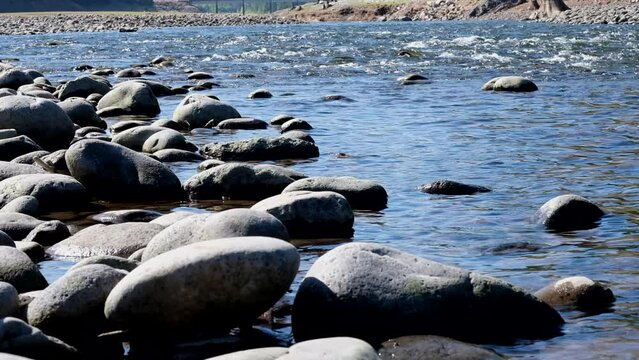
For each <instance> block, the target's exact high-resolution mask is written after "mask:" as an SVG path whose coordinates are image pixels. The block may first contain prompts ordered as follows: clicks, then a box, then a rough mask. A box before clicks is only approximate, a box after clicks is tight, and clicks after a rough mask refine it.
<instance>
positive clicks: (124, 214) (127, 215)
mask: <svg viewBox="0 0 639 360" xmlns="http://www.w3.org/2000/svg"><path fill="white" fill-rule="evenodd" d="M160 216H162V213H159V212H157V211H152V210H144V209H131V210H114V211H107V212H103V213H100V214H97V215H94V216H93V217H91V219H93V220H95V221H97V222H99V223H102V224H121V223H125V222H150V221H152V220H155V219H157V218H159V217H160Z"/></svg>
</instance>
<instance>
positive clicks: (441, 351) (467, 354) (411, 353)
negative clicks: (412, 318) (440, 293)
mask: <svg viewBox="0 0 639 360" xmlns="http://www.w3.org/2000/svg"><path fill="white" fill-rule="evenodd" d="M379 355H380V356H381V358H382V359H383V360H413V359H429V360H503V359H504V358H503V357H501V356H500V355H498V354H497V353H495V352H494V351H491V350H488V349H484V348H482V347H480V346H477V345H473V344H467V343H465V342H461V341H458V340H455V339H450V338H446V337H442V336H435V335H419V336H402V337H400V338H396V339H390V340H388V341H385V342H384V343H382V348H381V349H380V350H379Z"/></svg>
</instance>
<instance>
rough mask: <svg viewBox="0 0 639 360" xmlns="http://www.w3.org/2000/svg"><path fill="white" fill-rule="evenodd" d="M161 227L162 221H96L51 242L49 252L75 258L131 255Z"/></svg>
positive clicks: (144, 244) (161, 228)
mask: <svg viewBox="0 0 639 360" xmlns="http://www.w3.org/2000/svg"><path fill="white" fill-rule="evenodd" d="M162 230H164V227H163V226H161V225H157V224H148V223H135V222H131V223H123V224H114V225H103V224H98V225H93V226H89V227H88V228H86V229H83V230H81V231H79V232H78V233H76V234H74V235H73V236H71V237H70V238H68V239H66V240H63V241H61V242H59V243H57V244H55V245H53V246H51V247H50V248H49V249H47V253H48V254H50V255H52V256H58V257H72V258H83V257H91V256H98V255H112V256H120V257H128V256H129V255H131V254H133V253H134V252H135V251H137V250H139V249H142V248H144V247H146V245H147V244H148V243H149V241H151V239H152V238H153V237H154V236H155V235H156V234H158V233H159V232H160V231H162Z"/></svg>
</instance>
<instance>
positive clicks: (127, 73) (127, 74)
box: [115, 69, 142, 78]
mask: <svg viewBox="0 0 639 360" xmlns="http://www.w3.org/2000/svg"><path fill="white" fill-rule="evenodd" d="M141 76H142V74H141V73H140V72H139V71H138V70H136V69H124V70H120V71H118V72H117V73H116V74H115V77H119V78H138V77H141Z"/></svg>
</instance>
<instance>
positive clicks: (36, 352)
mask: <svg viewBox="0 0 639 360" xmlns="http://www.w3.org/2000/svg"><path fill="white" fill-rule="evenodd" d="M0 343H2V344H3V348H2V351H6V352H9V353H12V354H18V355H21V356H25V357H26V358H23V357H20V356H14V355H4V354H2V355H1V356H0V358H2V359H3V360H5V359H6V360H21V359H29V358H32V359H52V360H54V359H55V360H57V359H65V360H67V359H68V360H74V359H80V357H79V356H78V353H77V350H76V349H75V348H73V347H71V346H69V345H67V344H65V343H63V342H62V341H61V340H59V339H57V338H54V337H52V336H48V335H45V334H44V333H43V332H42V331H40V329H38V328H35V327H33V326H30V325H29V324H27V323H25V322H24V321H22V320H20V319H17V318H14V317H6V318H3V319H0Z"/></svg>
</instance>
